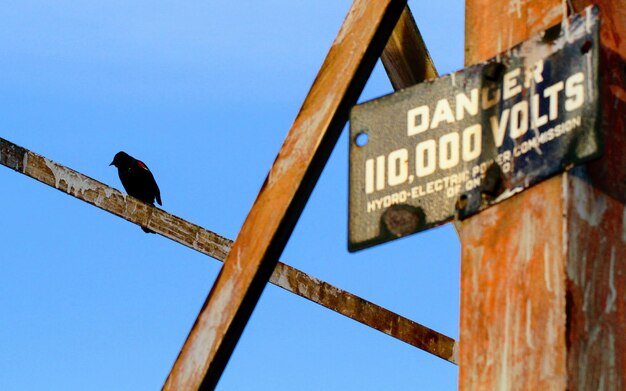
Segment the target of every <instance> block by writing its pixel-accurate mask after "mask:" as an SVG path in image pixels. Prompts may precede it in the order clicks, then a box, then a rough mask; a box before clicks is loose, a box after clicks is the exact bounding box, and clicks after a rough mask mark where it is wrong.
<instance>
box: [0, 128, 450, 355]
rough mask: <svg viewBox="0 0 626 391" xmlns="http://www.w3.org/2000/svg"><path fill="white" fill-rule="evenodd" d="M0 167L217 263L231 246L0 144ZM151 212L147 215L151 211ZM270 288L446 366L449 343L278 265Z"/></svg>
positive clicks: (96, 183) (225, 240)
mask: <svg viewBox="0 0 626 391" xmlns="http://www.w3.org/2000/svg"><path fill="white" fill-rule="evenodd" d="M0 164H2V165H4V166H7V167H9V168H11V169H13V170H15V171H17V172H19V173H20V174H24V175H27V176H30V177H31V178H33V179H36V180H38V181H40V182H42V183H43V184H46V185H49V186H51V187H53V188H55V189H57V190H59V191H62V192H64V193H66V194H68V195H70V196H72V197H75V198H77V199H79V200H82V201H84V202H87V203H89V204H91V205H93V206H97V207H99V208H101V209H103V210H104V211H107V212H109V213H112V214H114V215H116V216H119V217H121V218H123V219H126V220H128V221H131V222H133V223H135V224H139V225H142V224H143V225H147V226H149V227H150V228H151V229H153V230H155V231H157V232H158V233H159V234H160V235H162V236H164V237H166V238H169V239H171V240H173V241H175V242H177V243H180V244H183V245H185V246H187V247H189V248H191V249H193V250H196V251H198V252H200V253H202V254H205V255H208V256H210V257H212V258H214V259H216V260H218V261H222V262H223V261H224V260H225V259H226V256H227V255H228V253H229V252H230V249H231V246H232V243H233V241H232V240H231V239H228V238H225V237H223V236H221V235H219V234H217V233H215V232H212V231H209V230H207V229H205V228H202V227H200V226H198V225H195V224H193V223H190V222H188V221H186V220H184V219H182V218H180V217H177V216H174V215H172V214H170V213H167V212H165V211H163V210H161V209H157V208H155V207H152V206H146V205H145V204H144V203H142V202H140V201H138V200H136V199H135V198H134V197H131V196H127V195H125V194H122V193H120V192H119V191H118V190H116V189H114V188H111V187H109V186H107V185H105V184H103V183H101V182H99V181H96V180H94V179H91V178H89V177H88V176H86V175H84V174H81V173H79V172H78V171H75V170H72V169H71V168H68V167H65V166H63V165H61V164H59V163H56V162H54V161H51V160H50V159H47V158H45V157H43V156H41V155H38V154H37V153H34V152H32V151H29V150H27V149H25V148H23V147H20V146H18V145H15V144H13V143H11V142H10V141H7V140H4V139H2V138H0ZM151 209H152V210H151ZM270 282H271V283H272V284H275V285H276V286H279V287H281V288H283V289H285V290H286V291H288V292H291V293H294V294H296V295H298V296H301V297H303V298H305V299H307V300H310V301H312V302H314V303H316V304H319V305H322V306H324V307H326V308H328V309H330V310H332V311H335V312H337V313H339V314H342V315H344V316H347V317H349V318H351V319H353V320H356V321H357V322H360V323H362V324H364V325H366V326H369V327H372V328H374V329H376V330H379V331H381V332H383V333H385V334H387V335H389V336H391V337H394V338H397V339H399V340H401V341H403V342H406V343H408V344H410V345H412V346H415V347H417V348H419V349H422V350H425V351H427V352H429V353H431V354H433V355H435V356H437V357H440V358H442V359H444V360H446V361H449V362H451V363H456V361H455V359H456V358H455V356H454V346H455V341H454V339H452V338H450V337H447V336H445V335H443V334H441V333H438V332H437V331H434V330H432V329H430V328H428V327H426V326H423V325H421V324H419V323H417V322H414V321H412V320H410V319H407V318H405V317H403V316H400V315H398V314H396V313H394V312H391V311H389V310H387V309H385V308H383V307H380V306H378V305H376V304H374V303H372V302H370V301H367V300H365V299H363V298H361V297H358V296H356V295H353V294H351V293H349V292H346V291H345V290H342V289H340V288H337V287H335V286H333V285H331V284H329V283H327V282H324V281H322V280H320V279H318V278H315V277H313V276H310V275H308V274H306V273H304V272H303V271H301V270H298V269H296V268H294V267H292V266H289V265H287V264H284V263H282V262H278V265H277V266H276V269H274V272H273V273H272V277H271V278H270Z"/></svg>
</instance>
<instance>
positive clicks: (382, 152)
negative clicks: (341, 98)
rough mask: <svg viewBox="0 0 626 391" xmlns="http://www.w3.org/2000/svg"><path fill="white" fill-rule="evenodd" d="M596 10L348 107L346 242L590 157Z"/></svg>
mask: <svg viewBox="0 0 626 391" xmlns="http://www.w3.org/2000/svg"><path fill="white" fill-rule="evenodd" d="M597 14H598V11H597V8H596V7H589V8H587V9H586V10H585V11H584V12H583V13H581V14H578V15H575V16H572V17H570V18H569V19H566V20H564V21H563V22H562V23H561V24H559V25H556V26H554V27H552V28H550V29H548V30H546V31H544V32H543V33H542V34H540V35H538V36H536V37H534V38H532V39H530V40H528V41H525V42H523V43H521V44H519V45H517V46H515V47H513V48H512V49H510V50H509V51H507V52H506V53H503V54H501V55H499V56H497V57H495V58H493V59H491V60H489V61H487V62H485V63H482V64H478V65H474V66H471V67H468V68H465V69H463V70H461V71H458V72H456V73H453V74H449V75H446V76H443V77H441V78H438V79H434V80H431V81H427V82H425V83H422V84H418V85H416V86H413V87H410V88H407V89H404V90H401V91H399V92H396V93H394V94H391V95H387V96H385V97H382V98H379V99H375V100H372V101H369V102H366V103H363V104H360V105H357V106H355V107H354V108H353V110H352V112H351V115H350V203H349V235H348V249H349V250H350V251H356V250H359V249H363V248H367V247H370V246H373V245H376V244H380V243H384V242H386V241H389V240H393V239H396V238H399V237H403V236H406V235H409V234H412V233H415V232H419V231H423V230H425V229H428V228H432V227H435V226H438V225H441V224H443V223H445V222H447V221H450V220H452V219H454V218H465V217H467V216H470V215H473V214H475V213H477V212H479V211H480V210H482V209H484V208H486V207H488V206H489V205H493V204H495V203H498V202H500V201H502V200H504V199H507V198H509V197H511V196H512V195H514V194H515V193H518V192H520V191H522V190H524V189H526V188H528V187H530V186H532V185H534V184H536V183H537V182H539V181H541V180H544V179H546V178H547V177H549V176H552V175H554V174H556V173H558V172H561V171H563V170H564V169H567V168H568V167H571V166H573V165H575V164H578V163H581V162H584V161H587V160H589V159H592V158H595V157H597V156H598V155H599V154H600V150H601V146H600V138H599V135H598V133H599V132H598V130H597V126H598V122H599V121H598V108H599V105H598V71H597V70H598V48H599V38H598V24H599V21H598V17H597Z"/></svg>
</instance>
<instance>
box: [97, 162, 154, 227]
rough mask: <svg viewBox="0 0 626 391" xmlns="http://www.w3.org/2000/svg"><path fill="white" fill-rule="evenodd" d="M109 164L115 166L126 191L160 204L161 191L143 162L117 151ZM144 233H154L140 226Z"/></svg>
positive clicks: (149, 202)
mask: <svg viewBox="0 0 626 391" xmlns="http://www.w3.org/2000/svg"><path fill="white" fill-rule="evenodd" d="M109 166H115V167H117V173H118V174H119V176H120V181H122V185H123V186H124V189H126V192H127V193H128V194H129V195H131V196H133V197H135V198H137V199H139V200H141V201H143V202H145V203H147V204H150V205H154V200H155V198H156V202H157V203H158V204H159V205H163V204H161V192H160V191H159V186H157V183H156V181H155V180H154V176H152V173H151V172H150V169H149V168H148V166H146V164H145V163H144V162H142V161H141V160H137V159H135V158H134V157H132V156H130V155H129V154H127V153H126V152H118V153H117V154H116V155H115V157H114V158H113V161H112V162H111V164H109ZM141 229H143V231H144V232H146V233H154V231H152V230H149V229H148V228H145V227H141Z"/></svg>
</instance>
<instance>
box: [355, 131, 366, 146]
mask: <svg viewBox="0 0 626 391" xmlns="http://www.w3.org/2000/svg"><path fill="white" fill-rule="evenodd" d="M368 141H369V136H368V135H367V133H365V132H360V133H359V134H357V135H356V137H355V138H354V143H355V144H356V146H357V147H364V146H365V145H366V144H367V142H368Z"/></svg>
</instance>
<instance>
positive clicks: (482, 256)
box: [459, 0, 626, 391]
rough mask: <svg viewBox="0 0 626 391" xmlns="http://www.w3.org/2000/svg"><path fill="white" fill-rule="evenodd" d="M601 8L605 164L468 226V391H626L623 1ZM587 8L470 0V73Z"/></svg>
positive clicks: (546, 185) (464, 314) (545, 185)
mask: <svg viewBox="0 0 626 391" xmlns="http://www.w3.org/2000/svg"><path fill="white" fill-rule="evenodd" d="M595 3H596V4H598V5H599V6H600V14H601V16H600V18H601V23H602V24H601V34H600V35H601V43H602V45H601V49H600V50H601V57H602V59H601V67H602V70H601V85H602V88H601V94H602V96H601V102H602V105H603V108H602V114H601V116H602V129H603V133H604V138H605V150H604V155H603V156H602V157H601V158H600V159H599V160H597V161H594V162H590V163H588V164H586V165H584V166H581V167H577V168H575V169H573V170H571V171H569V172H567V173H563V174H561V175H558V176H556V177H554V178H552V179H550V180H548V181H545V182H542V183H540V184H538V185H537V186H535V187H533V188H531V189H530V190H527V191H525V192H522V193H520V194H518V195H516V196H514V197H513V198H511V199H509V200H507V201H505V202H503V203H502V204H499V205H496V206H494V207H492V208H489V209H487V210H486V211H484V212H482V213H480V214H479V215H477V216H474V217H471V218H469V219H467V220H465V221H463V222H462V224H461V227H462V228H461V232H460V236H461V242H462V264H461V336H460V353H459V365H460V372H459V388H460V389H462V390H483V389H499V390H529V389H532V390H535V389H536V390H543V389H550V390H563V391H565V390H622V389H625V388H626V382H625V376H626V328H625V326H624V325H625V320H626V319H625V318H626V303H625V301H626V299H625V297H626V291H625V289H626V234H625V232H626V209H625V208H624V205H625V198H626V154H625V153H624V151H626V126H625V120H624V118H626V93H625V92H624V87H623V86H624V85H625V84H624V75H625V74H626V72H625V71H624V69H626V68H624V64H625V62H624V58H625V50H626V49H625V47H626V46H625V45H623V42H624V39H625V38H626V34H625V29H626V23H624V21H625V13H624V9H625V8H626V7H625V6H626V2H624V1H623V0H619V1H610V0H606V1H597V2H595ZM569 4H573V9H572V8H570V5H569ZM587 5H589V2H585V1H574V2H561V1H549V0H539V1H533V2H520V1H486V0H470V1H468V2H467V8H466V18H467V19H466V63H467V64H468V65H469V64H473V63H476V62H479V61H483V60H486V59H488V58H490V57H493V56H495V55H496V54H497V53H499V52H501V51H503V50H506V49H507V48H508V47H510V46H512V45H515V44H516V43H518V42H520V41H522V40H524V39H526V38H527V37H529V36H530V35H532V34H534V33H536V32H538V31H540V30H542V29H544V28H546V27H549V26H550V25H551V24H554V23H556V22H558V21H560V20H561V19H562V18H563V17H564V16H565V15H567V14H568V13H571V12H580V11H582V9H583V8H584V7H585V6H587ZM486 21H488V22H486Z"/></svg>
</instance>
